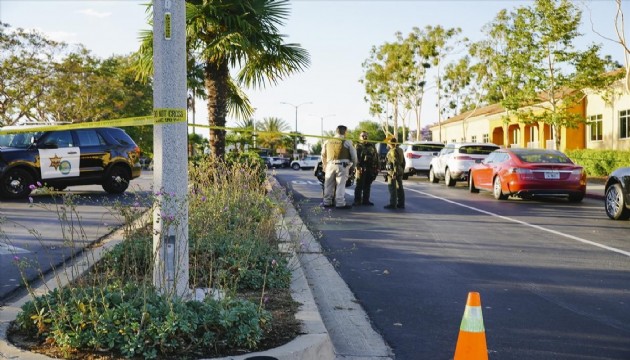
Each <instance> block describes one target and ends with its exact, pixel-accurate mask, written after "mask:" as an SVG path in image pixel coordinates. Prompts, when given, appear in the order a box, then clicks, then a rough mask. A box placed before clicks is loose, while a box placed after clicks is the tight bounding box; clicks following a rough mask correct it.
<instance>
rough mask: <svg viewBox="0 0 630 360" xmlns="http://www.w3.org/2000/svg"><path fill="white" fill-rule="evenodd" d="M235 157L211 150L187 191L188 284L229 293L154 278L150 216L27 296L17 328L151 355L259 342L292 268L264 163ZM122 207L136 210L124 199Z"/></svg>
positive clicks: (86, 346)
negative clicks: (197, 292) (179, 293)
mask: <svg viewBox="0 0 630 360" xmlns="http://www.w3.org/2000/svg"><path fill="white" fill-rule="evenodd" d="M256 156H257V155H256ZM239 159H245V160H244V161H225V162H223V161H219V160H216V159H213V158H212V157H208V158H205V159H204V160H203V161H200V162H198V163H196V164H194V165H192V166H191V169H190V171H189V174H190V178H191V180H190V183H191V185H192V186H191V187H190V188H191V191H190V194H189V196H188V199H187V200H186V204H187V205H188V213H189V217H188V220H189V221H188V227H189V229H188V230H189V256H190V261H189V263H190V266H189V271H190V281H189V283H190V286H191V287H192V288H214V289H220V290H222V292H223V293H224V294H227V296H226V297H225V298H223V299H222V300H220V301H217V300H212V299H211V298H208V299H206V300H205V301H203V302H197V301H183V300H178V299H172V298H170V297H167V296H162V295H160V294H159V293H158V292H157V291H156V290H155V289H154V288H153V286H152V271H153V246H152V245H153V230H152V225H151V224H147V225H146V226H145V227H143V228H141V229H139V230H136V231H135V232H129V233H128V234H127V236H126V238H125V240H124V241H123V242H121V243H119V244H118V245H116V246H115V247H114V248H113V249H112V250H110V251H108V252H107V253H106V254H104V256H103V257H102V258H101V260H100V261H99V262H98V263H96V264H95V265H94V266H93V267H92V268H91V271H90V272H89V274H87V275H85V276H83V277H82V278H80V279H78V280H77V281H75V282H74V283H73V284H72V286H68V287H65V288H62V289H57V290H54V291H52V292H50V293H48V294H47V295H44V296H38V297H34V299H33V301H31V302H28V303H27V304H25V305H24V306H23V307H22V311H21V312H20V313H19V315H18V317H17V319H16V322H15V326H16V328H17V329H18V330H19V331H20V332H21V333H24V334H27V335H29V336H31V337H33V338H36V339H38V340H41V341H44V342H46V343H48V344H51V345H54V346H58V347H59V348H60V349H62V350H63V351H65V352H66V353H70V352H73V351H76V350H77V349H81V350H82V351H111V352H113V353H118V354H121V355H123V356H125V357H134V356H140V357H143V358H148V359H151V358H156V357H159V356H169V355H173V354H177V355H178V357H180V358H181V357H182V356H184V354H206V353H208V351H209V350H208V349H213V350H214V351H215V352H223V351H224V350H226V349H228V352H229V349H255V348H256V346H257V345H258V344H259V343H260V341H261V339H263V336H264V334H265V330H266V329H267V327H268V326H269V324H270V320H271V315H270V313H268V312H267V311H265V310H264V309H263V308H262V305H263V301H262V299H263V298H264V296H263V295H264V294H265V292H266V290H267V289H271V288H285V289H286V288H288V286H289V283H290V278H291V271H290V269H289V268H288V259H287V257H286V256H287V255H286V254H282V253H281V252H280V251H279V248H278V245H279V244H278V239H277V235H276V218H277V216H276V215H277V214H278V211H279V210H278V209H277V206H276V204H274V203H273V202H272V201H271V200H270V199H269V197H268V196H267V195H268V194H267V189H266V187H265V183H264V182H261V181H260V174H261V171H262V173H263V174H266V172H265V171H264V170H263V169H265V168H264V164H263V166H262V167H261V166H259V165H258V162H257V161H256V162H251V161H250V160H247V159H249V156H245V157H244V158H239ZM258 159H259V158H258ZM162 198H163V199H165V200H162V201H169V199H168V196H167V195H164V194H163V195H162ZM152 206H156V205H155V204H153V205H152ZM121 214H123V218H124V219H127V220H129V221H131V220H132V219H134V218H135V215H134V211H130V210H128V209H121ZM162 220H163V221H165V219H162ZM126 228H127V229H130V228H131V227H130V226H126ZM243 289H247V290H255V291H258V292H260V294H261V295H260V296H259V297H258V299H260V300H259V301H260V304H255V303H254V302H252V301H249V300H244V299H239V298H238V291H239V290H243ZM247 296H248V297H249V296H251V294H248V295H247Z"/></svg>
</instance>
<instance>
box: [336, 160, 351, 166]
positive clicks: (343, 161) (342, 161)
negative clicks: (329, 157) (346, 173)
mask: <svg viewBox="0 0 630 360" xmlns="http://www.w3.org/2000/svg"><path fill="white" fill-rule="evenodd" d="M332 163H333V164H334V165H347V164H349V163H350V162H349V161H347V160H333V161H332Z"/></svg>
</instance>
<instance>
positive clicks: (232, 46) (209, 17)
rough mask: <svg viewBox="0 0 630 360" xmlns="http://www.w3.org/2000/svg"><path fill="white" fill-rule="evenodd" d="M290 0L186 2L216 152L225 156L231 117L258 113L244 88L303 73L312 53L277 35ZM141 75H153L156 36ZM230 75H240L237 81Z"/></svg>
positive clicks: (144, 51)
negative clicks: (232, 73) (227, 126)
mask: <svg viewBox="0 0 630 360" xmlns="http://www.w3.org/2000/svg"><path fill="white" fill-rule="evenodd" d="M288 4H289V2H288V0H224V1H218V0H187V2H186V33H187V39H186V40H187V41H186V43H187V49H188V50H187V51H188V54H189V56H193V57H195V58H196V59H197V61H198V62H199V63H200V64H202V66H203V71H204V84H205V89H206V94H207V96H208V98H207V105H208V117H209V119H208V120H209V124H210V126H211V128H210V139H209V142H210V147H211V149H212V152H213V153H214V154H215V155H217V156H219V157H223V155H224V153H225V135H226V131H225V124H226V116H227V114H228V112H229V113H232V114H235V115H236V116H237V117H242V118H250V117H251V116H252V115H253V111H254V109H253V108H252V107H251V105H250V103H249V99H248V98H247V96H246V95H245V93H244V92H243V90H242V87H247V88H249V87H251V88H262V87H265V86H266V85H267V84H276V83H277V82H278V81H280V80H282V79H284V78H286V77H288V76H289V75H291V74H293V73H296V72H299V71H302V70H303V69H304V68H306V67H307V66H308V65H309V63H310V58H309V54H308V52H307V51H306V50H304V49H302V48H301V47H300V46H299V45H298V44H285V43H284V42H283V40H284V39H283V38H284V35H282V34H280V33H279V32H278V26H279V25H282V24H283V22H284V21H285V20H286V18H287V17H288V14H289V10H288ZM141 36H142V44H141V46H140V49H139V51H138V55H137V64H138V69H139V71H140V72H139V74H140V75H139V76H140V77H141V78H148V77H149V76H150V75H151V74H152V70H153V67H152V64H151V59H152V56H153V50H152V34H151V32H150V31H145V32H143V33H142V34H141ZM230 70H235V71H236V74H235V76H234V77H232V75H231V73H230Z"/></svg>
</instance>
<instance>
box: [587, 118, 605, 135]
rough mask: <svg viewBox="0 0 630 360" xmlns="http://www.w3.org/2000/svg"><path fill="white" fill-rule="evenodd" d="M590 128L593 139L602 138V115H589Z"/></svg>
mask: <svg viewBox="0 0 630 360" xmlns="http://www.w3.org/2000/svg"><path fill="white" fill-rule="evenodd" d="M588 124H589V129H590V132H591V141H601V140H602V138H603V137H602V115H601V114H599V115H592V116H589V117H588Z"/></svg>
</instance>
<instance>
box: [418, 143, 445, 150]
mask: <svg viewBox="0 0 630 360" xmlns="http://www.w3.org/2000/svg"><path fill="white" fill-rule="evenodd" d="M443 147H444V145H442V146H440V145H436V144H414V145H411V151H427V152H437V151H440V150H441V149H442V148H443Z"/></svg>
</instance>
